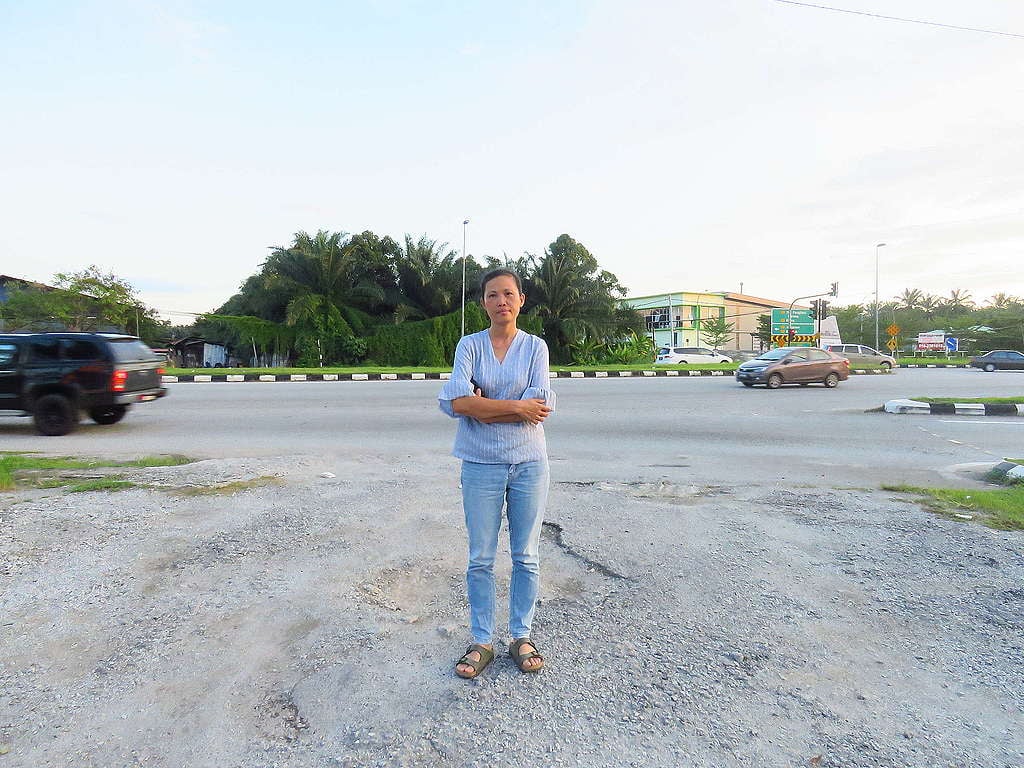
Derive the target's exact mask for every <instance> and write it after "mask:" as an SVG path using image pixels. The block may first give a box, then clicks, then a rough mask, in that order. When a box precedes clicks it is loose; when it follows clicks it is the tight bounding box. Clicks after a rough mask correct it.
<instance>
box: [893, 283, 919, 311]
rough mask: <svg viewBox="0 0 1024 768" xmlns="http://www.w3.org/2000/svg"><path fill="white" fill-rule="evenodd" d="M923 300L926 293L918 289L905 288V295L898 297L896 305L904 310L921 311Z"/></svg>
mask: <svg viewBox="0 0 1024 768" xmlns="http://www.w3.org/2000/svg"><path fill="white" fill-rule="evenodd" d="M923 298H924V293H922V292H921V291H920V290H918V289H917V288H904V289H903V293H901V294H900V295H899V296H897V297H896V303H897V305H898V306H900V307H901V308H903V309H920V308H921V300H922V299H923Z"/></svg>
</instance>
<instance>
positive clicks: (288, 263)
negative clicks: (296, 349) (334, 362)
mask: <svg viewBox="0 0 1024 768" xmlns="http://www.w3.org/2000/svg"><path fill="white" fill-rule="evenodd" d="M267 268H268V269H267V273H268V278H269V279H270V280H276V281H280V282H281V283H282V284H283V285H284V286H285V287H286V288H288V289H289V290H290V291H291V293H292V294H293V296H292V298H291V299H290V300H289V302H288V305H287V307H286V310H285V322H287V323H288V325H292V326H296V327H297V328H298V329H299V331H300V333H299V335H300V341H304V342H305V343H306V345H307V353H310V354H311V353H312V349H315V351H316V356H317V357H318V358H319V360H320V362H321V364H323V359H324V357H325V356H327V357H330V356H331V354H330V350H333V348H334V342H336V341H338V340H339V338H344V337H353V336H355V335H356V334H357V333H358V332H360V331H362V330H363V329H364V328H366V327H367V326H368V325H369V315H367V313H366V311H365V310H366V309H368V308H369V307H372V306H373V305H374V303H375V302H379V301H381V300H382V298H383V291H382V290H381V288H380V286H378V285H376V284H375V283H373V282H372V281H371V280H368V279H366V277H365V275H364V274H363V273H362V271H361V270H360V269H359V265H358V263H357V260H356V258H355V257H354V253H353V251H352V249H350V248H348V247H347V235H346V233H344V232H327V231H326V230H320V231H319V232H317V233H316V235H314V236H312V237H311V236H310V235H308V234H306V233H305V232H298V233H296V235H295V242H294V243H293V244H292V246H291V247H289V248H282V247H278V248H275V249H274V251H273V252H272V253H271V255H270V258H268V259H267Z"/></svg>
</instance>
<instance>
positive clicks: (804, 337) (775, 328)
mask: <svg viewBox="0 0 1024 768" xmlns="http://www.w3.org/2000/svg"><path fill="white" fill-rule="evenodd" d="M790 328H792V329H793V334H794V335H793V339H792V341H791V340H790V338H789V329H790ZM772 342H773V343H774V344H778V345H779V346H783V347H784V346H787V345H793V346H811V345H813V344H817V342H818V336H817V334H816V332H815V327H814V317H813V316H812V315H811V310H809V309H794V310H793V317H792V321H790V317H789V310H788V309H773V310H772Z"/></svg>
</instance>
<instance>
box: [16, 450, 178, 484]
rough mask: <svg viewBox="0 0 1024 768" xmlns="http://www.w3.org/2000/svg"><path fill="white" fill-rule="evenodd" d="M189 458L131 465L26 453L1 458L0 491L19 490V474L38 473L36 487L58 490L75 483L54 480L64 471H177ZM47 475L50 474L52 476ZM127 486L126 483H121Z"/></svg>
mask: <svg viewBox="0 0 1024 768" xmlns="http://www.w3.org/2000/svg"><path fill="white" fill-rule="evenodd" d="M192 461H193V459H190V458H188V457H187V456H180V455H170V456H143V457H142V458H140V459H132V460H129V461H115V460H110V459H77V458H72V457H70V456H39V455H37V454H27V453H3V454H0V491H13V490H14V489H15V488H16V487H17V486H18V477H19V474H21V475H24V474H25V473H29V472H32V473H35V475H36V477H35V482H34V483H33V485H34V486H35V487H37V488H56V487H58V486H61V485H68V484H69V483H72V482H73V479H62V478H59V477H53V476H52V473H55V472H59V471H61V470H69V469H70V470H75V469H98V468H100V467H176V466H180V465H182V464H189V463H191V462H192ZM47 473H51V474H50V476H48V475H47ZM122 482H126V481H122Z"/></svg>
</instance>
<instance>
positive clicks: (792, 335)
mask: <svg viewBox="0 0 1024 768" xmlns="http://www.w3.org/2000/svg"><path fill="white" fill-rule="evenodd" d="M795 338H796V329H795V328H790V329H789V343H790V344H792V343H793V339H795Z"/></svg>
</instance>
